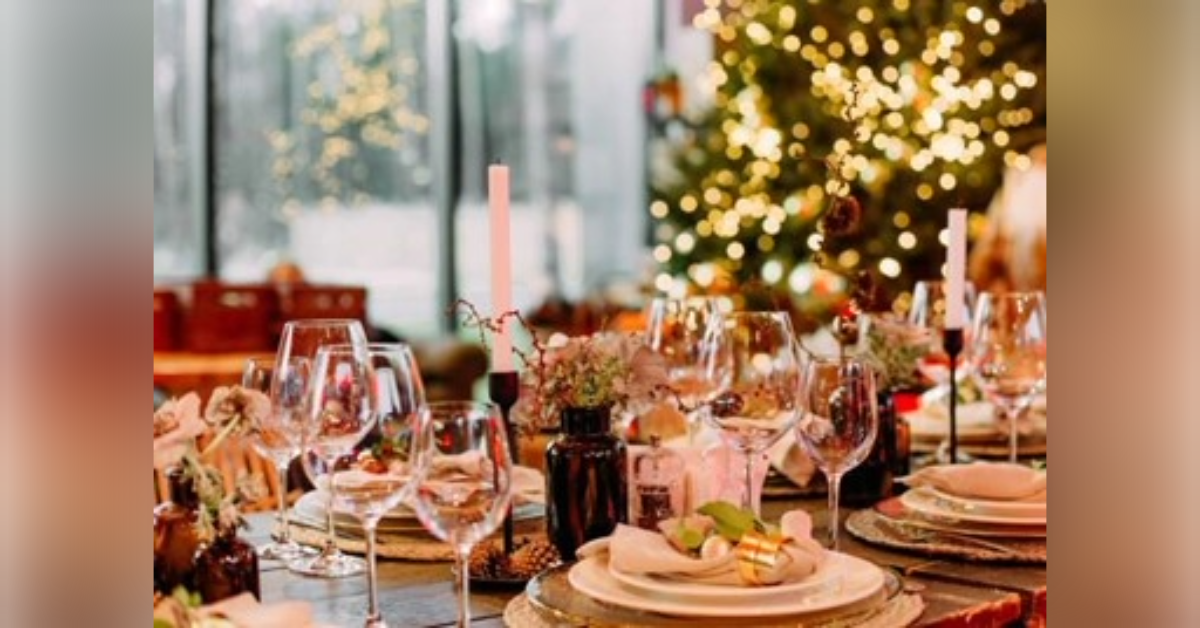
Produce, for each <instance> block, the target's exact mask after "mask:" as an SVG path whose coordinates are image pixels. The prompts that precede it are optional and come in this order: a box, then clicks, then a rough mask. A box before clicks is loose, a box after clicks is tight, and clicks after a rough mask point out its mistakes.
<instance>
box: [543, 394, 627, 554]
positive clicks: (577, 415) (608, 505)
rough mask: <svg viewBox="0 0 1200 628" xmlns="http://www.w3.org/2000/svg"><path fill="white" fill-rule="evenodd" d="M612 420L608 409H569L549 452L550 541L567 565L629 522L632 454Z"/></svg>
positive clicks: (547, 501)
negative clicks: (585, 546) (586, 547)
mask: <svg viewBox="0 0 1200 628" xmlns="http://www.w3.org/2000/svg"><path fill="white" fill-rule="evenodd" d="M611 417H612V413H611V408H608V407H599V408H568V409H566V410H564V411H563V414H562V433H561V434H560V435H559V437H558V438H557V439H556V440H555V441H554V442H552V443H551V444H550V446H549V447H548V448H547V449H546V527H547V535H548V536H549V537H550V541H551V542H553V543H554V545H555V546H557V547H558V551H559V553H560V554H562V556H563V557H566V558H568V559H570V558H572V557H574V556H575V550H576V549H578V548H579V546H581V545H583V544H584V543H586V542H588V541H590V540H592V539H597V538H600V537H604V536H608V535H609V534H612V532H613V530H614V529H615V528H616V527H617V524H618V523H626V522H627V521H628V518H629V513H628V503H629V482H628V477H627V475H628V467H627V456H628V454H627V450H626V446H625V441H623V440H621V439H620V438H617V437H616V436H615V435H614V434H613V433H612V418H611Z"/></svg>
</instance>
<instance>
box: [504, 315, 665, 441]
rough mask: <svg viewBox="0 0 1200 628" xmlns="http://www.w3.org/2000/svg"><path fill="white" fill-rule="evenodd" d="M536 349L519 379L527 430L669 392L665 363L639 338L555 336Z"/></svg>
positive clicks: (624, 407) (621, 407)
mask: <svg viewBox="0 0 1200 628" xmlns="http://www.w3.org/2000/svg"><path fill="white" fill-rule="evenodd" d="M534 349H535V350H534V356H533V359H532V360H530V361H528V362H527V363H526V366H527V367H528V368H526V370H525V372H524V373H523V374H522V381H521V385H522V388H523V391H524V392H525V393H527V394H524V395H523V398H524V399H525V401H526V403H527V405H526V407H525V410H526V414H525V416H526V422H527V423H529V425H528V426H527V427H529V428H538V429H541V428H546V427H553V426H556V425H557V424H558V420H559V416H560V415H561V413H562V411H563V410H565V409H567V408H592V407H603V406H609V407H612V408H613V409H614V410H615V411H618V412H619V411H622V410H628V409H630V408H631V407H632V406H634V405H636V404H642V403H645V402H647V401H649V400H652V399H654V398H655V397H657V396H659V395H661V394H664V393H667V392H669V390H670V388H669V386H668V384H667V381H668V380H667V365H666V362H665V360H664V359H663V357H662V356H661V355H659V354H658V353H656V352H654V351H652V350H650V348H649V347H648V346H646V344H645V341H644V339H643V338H642V335H641V334H629V333H616V332H604V333H599V334H595V335H592V336H576V337H567V336H564V335H562V334H555V335H554V336H551V337H550V339H549V340H548V341H547V342H546V343H545V344H540V343H538V344H535V347H534Z"/></svg>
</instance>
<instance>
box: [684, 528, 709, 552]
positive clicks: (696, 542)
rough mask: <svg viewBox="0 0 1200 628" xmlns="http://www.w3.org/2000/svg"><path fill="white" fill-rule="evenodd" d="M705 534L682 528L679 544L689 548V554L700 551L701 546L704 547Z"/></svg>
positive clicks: (693, 529)
mask: <svg viewBox="0 0 1200 628" xmlns="http://www.w3.org/2000/svg"><path fill="white" fill-rule="evenodd" d="M704 540H705V539H704V533H702V532H700V531H699V530H696V529H695V528H680V529H679V542H680V543H682V544H683V546H684V547H686V548H687V550H688V551H689V552H695V551H699V549H700V546H702V545H704Z"/></svg>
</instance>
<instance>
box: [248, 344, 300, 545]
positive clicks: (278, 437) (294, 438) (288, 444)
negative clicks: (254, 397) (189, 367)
mask: <svg viewBox="0 0 1200 628" xmlns="http://www.w3.org/2000/svg"><path fill="white" fill-rule="evenodd" d="M285 370H286V372H287V378H288V379H287V381H279V382H278V384H276V380H275V358H273V357H272V358H250V359H248V360H246V368H245V370H244V371H243V372H242V387H243V388H245V389H247V390H256V391H258V392H261V393H264V394H266V395H267V396H268V397H270V398H271V399H272V400H273V401H272V404H271V406H272V407H271V412H270V414H268V415H267V416H265V417H261V419H260V420H259V424H258V426H257V427H258V429H257V430H256V431H255V432H254V437H253V443H254V448H255V449H256V450H258V453H259V455H261V456H262V457H264V458H266V459H267V460H270V461H271V462H272V463H273V464H274V465H275V470H276V475H277V476H278V477H279V513H278V516H279V522H280V528H279V530H277V531H276V532H275V533H274V534H272V541H271V543H269V544H268V545H264V546H262V547H259V548H258V555H259V557H260V558H263V559H266V560H279V561H284V562H287V561H290V560H295V559H297V558H300V557H302V556H309V555H311V554H313V553H314V552H313V550H312V549H311V548H308V547H305V546H303V545H300V544H299V543H297V542H295V541H293V540H292V533H291V528H290V527H289V525H288V509H287V495H288V488H287V481H288V466H289V465H290V464H291V461H292V459H293V458H295V457H296V456H298V455H299V454H300V440H301V438H302V437H303V429H304V422H303V420H300V419H301V418H302V417H301V416H300V415H297V414H294V413H287V412H282V413H281V412H276V411H275V409H276V408H277V407H280V406H283V405H287V404H289V403H292V401H291V400H289V399H282V400H281V401H282V403H275V402H274V400H275V399H276V398H280V397H288V396H291V397H302V396H303V395H304V391H305V387H306V386H307V385H308V376H309V363H308V360H307V359H305V358H292V359H291V360H290V361H289V363H288V368H287V369H285ZM297 401H298V399H297Z"/></svg>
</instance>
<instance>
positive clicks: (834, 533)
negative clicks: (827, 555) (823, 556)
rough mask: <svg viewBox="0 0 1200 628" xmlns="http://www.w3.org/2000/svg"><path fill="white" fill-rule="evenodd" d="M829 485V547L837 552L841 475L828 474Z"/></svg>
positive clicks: (839, 526) (839, 525) (839, 524)
mask: <svg viewBox="0 0 1200 628" xmlns="http://www.w3.org/2000/svg"><path fill="white" fill-rule="evenodd" d="M827 479H828V480H829V481H828V484H829V547H830V549H832V550H833V551H835V552H836V551H838V530H839V529H840V528H841V519H840V518H839V517H838V504H839V502H840V498H841V492H842V474H840V473H830V474H829V475H828V477H827Z"/></svg>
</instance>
